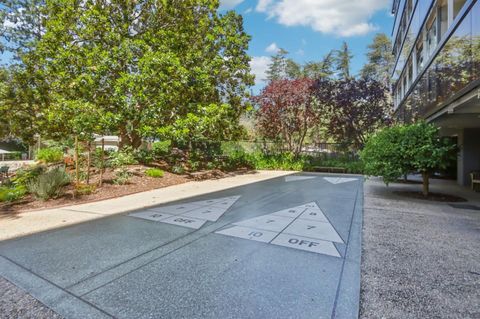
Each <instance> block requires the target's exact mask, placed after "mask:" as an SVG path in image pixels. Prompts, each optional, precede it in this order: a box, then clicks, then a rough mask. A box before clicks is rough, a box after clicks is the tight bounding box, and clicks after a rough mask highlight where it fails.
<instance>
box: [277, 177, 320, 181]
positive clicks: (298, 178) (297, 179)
mask: <svg viewBox="0 0 480 319" xmlns="http://www.w3.org/2000/svg"><path fill="white" fill-rule="evenodd" d="M314 178H317V177H316V176H285V182H296V181H304V180H307V179H314Z"/></svg>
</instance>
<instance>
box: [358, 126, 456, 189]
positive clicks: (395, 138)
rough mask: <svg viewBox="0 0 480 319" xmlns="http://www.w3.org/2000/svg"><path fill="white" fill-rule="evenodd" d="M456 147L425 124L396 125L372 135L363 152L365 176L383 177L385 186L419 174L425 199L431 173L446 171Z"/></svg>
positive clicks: (434, 127) (433, 128) (436, 129)
mask: <svg viewBox="0 0 480 319" xmlns="http://www.w3.org/2000/svg"><path fill="white" fill-rule="evenodd" d="M455 150H456V145H454V144H452V143H451V142H450V141H449V140H446V139H442V138H441V137H440V136H439V129H438V128H437V127H436V126H434V125H432V124H426V123H424V122H419V123H416V124H410V125H395V126H392V127H388V128H384V129H382V130H380V131H378V132H377V133H375V134H373V135H372V136H371V137H370V138H369V139H368V141H367V143H366V145H365V148H364V149H363V150H362V151H361V158H362V161H363V162H364V164H365V168H364V171H365V174H367V175H373V176H382V177H383V180H384V181H385V183H386V184H388V183H390V182H393V181H395V180H397V179H398V178H400V177H401V176H403V175H405V174H409V173H412V172H419V173H421V174H422V177H423V195H424V196H428V194H429V178H430V175H431V174H432V173H434V172H435V171H437V170H440V169H446V168H447V166H448V164H449V163H450V161H451V160H452V159H453V158H454V157H455Z"/></svg>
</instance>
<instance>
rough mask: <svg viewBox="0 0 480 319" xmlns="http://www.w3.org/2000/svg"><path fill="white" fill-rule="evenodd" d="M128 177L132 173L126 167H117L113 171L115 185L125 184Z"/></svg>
mask: <svg viewBox="0 0 480 319" xmlns="http://www.w3.org/2000/svg"><path fill="white" fill-rule="evenodd" d="M130 177H132V174H131V173H130V172H129V171H128V170H127V169H125V168H121V169H118V170H117V171H116V172H115V178H114V179H113V183H114V184H116V185H126V184H128V182H129V181H130Z"/></svg>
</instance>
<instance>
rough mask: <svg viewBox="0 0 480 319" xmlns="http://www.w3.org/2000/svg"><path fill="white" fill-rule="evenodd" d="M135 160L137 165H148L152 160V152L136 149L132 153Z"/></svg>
mask: <svg viewBox="0 0 480 319" xmlns="http://www.w3.org/2000/svg"><path fill="white" fill-rule="evenodd" d="M133 156H134V158H135V160H136V161H137V162H139V163H142V164H145V165H148V164H150V163H151V162H153V160H154V154H153V151H151V150H147V149H137V150H135V151H134V152H133Z"/></svg>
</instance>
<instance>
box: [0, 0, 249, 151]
mask: <svg viewBox="0 0 480 319" xmlns="http://www.w3.org/2000/svg"><path fill="white" fill-rule="evenodd" d="M36 4H37V5H36V6H35V8H33V9H31V10H30V9H29V10H19V8H23V7H24V6H27V5H28V6H29V5H30V4H26V1H22V0H9V1H8V2H7V3H6V7H7V12H8V14H7V19H11V20H12V21H14V22H15V21H16V22H17V23H9V24H8V25H10V27H9V28H5V27H3V30H2V34H3V35H4V37H5V38H8V39H10V42H11V43H12V44H11V45H10V44H9V45H10V47H11V49H12V50H13V51H14V52H15V55H16V58H17V59H18V60H19V61H20V62H19V65H18V71H17V72H16V74H18V75H21V76H22V77H24V78H25V79H24V80H22V81H20V83H19V85H17V86H16V87H20V88H25V90H24V92H26V93H25V94H23V96H21V97H18V96H14V94H12V96H14V97H13V98H11V99H10V100H8V99H7V100H6V103H7V104H8V105H13V104H14V103H17V102H18V101H20V102H21V103H20V104H21V105H25V106H32V105H33V106H34V107H33V108H31V110H33V111H31V112H30V115H31V117H32V118H33V119H34V121H35V123H38V124H37V125H38V126H39V127H38V128H36V129H33V131H38V132H40V133H42V134H45V135H48V136H61V135H63V134H67V133H69V131H72V130H75V131H77V130H78V129H80V130H81V131H83V130H86V131H88V132H90V129H91V128H92V125H91V124H95V125H97V126H100V130H102V131H109V132H111V133H115V134H118V135H120V137H121V140H122V143H123V145H122V146H125V145H129V146H132V147H133V148H137V147H138V146H140V144H141V141H142V137H145V136H149V137H150V136H155V135H160V134H162V133H165V128H169V127H170V128H171V127H175V126H178V125H181V123H182V121H183V120H184V119H186V118H194V117H197V118H201V117H203V116H205V114H206V113H207V112H205V108H212V107H216V108H218V109H221V112H219V113H221V114H222V117H221V118H220V117H215V119H217V120H218V121H220V122H221V125H222V127H224V128H225V129H224V130H219V131H213V132H211V134H210V136H213V137H215V138H226V137H231V136H233V135H234V134H235V132H236V131H238V120H239V118H240V116H241V115H242V114H243V113H244V112H245V110H246V109H247V108H248V107H249V105H248V103H246V102H245V101H246V97H248V93H247V88H248V87H249V86H250V85H253V76H252V75H251V74H250V68H249V61H250V58H249V57H248V55H247V54H246V50H247V48H248V43H249V40H250V37H249V36H248V35H247V34H246V33H245V32H244V30H243V21H242V17H241V16H240V15H237V14H236V13H234V12H227V13H226V14H224V15H219V14H218V6H219V2H218V0H182V1H179V0H165V1H157V0H139V1H127V0H116V1H110V2H103V1H93V0H87V1H75V0H52V1H46V2H45V1H37V2H36ZM29 8H30V7H29ZM38 16H40V17H42V18H41V19H37V18H36V17H38ZM28 30H32V32H30V33H29V32H28ZM35 30H40V31H39V32H34V31H35ZM10 42H9V43H10ZM16 90H19V89H16ZM24 109H27V107H25V108H24ZM225 109H226V110H225ZM92 112H93V113H92ZM86 113H89V114H92V115H93V116H92V117H93V118H96V119H97V121H96V123H92V121H91V118H92V117H88V118H87V117H86V116H84V115H85V114H86ZM56 115H58V117H56ZM38 119H40V120H41V121H37V120H38ZM219 125H220V124H219ZM66 126H74V128H70V129H68V128H67V127H66ZM82 127H83V128H82ZM95 129H98V127H97V128H95ZM16 131H17V133H18V130H16ZM170 134H171V135H172V134H173V132H171V133H170Z"/></svg>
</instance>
